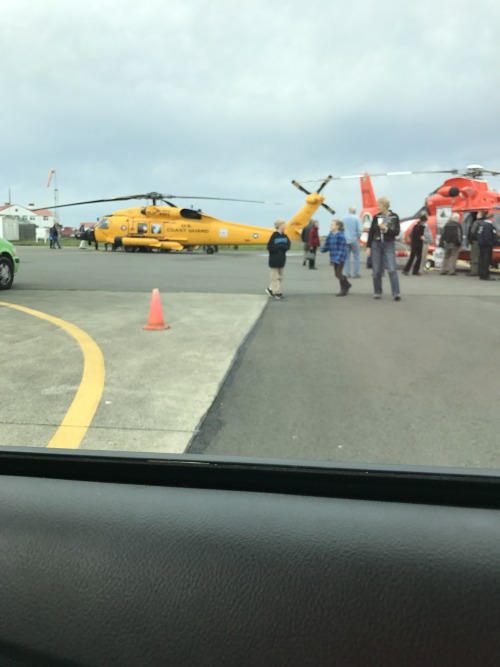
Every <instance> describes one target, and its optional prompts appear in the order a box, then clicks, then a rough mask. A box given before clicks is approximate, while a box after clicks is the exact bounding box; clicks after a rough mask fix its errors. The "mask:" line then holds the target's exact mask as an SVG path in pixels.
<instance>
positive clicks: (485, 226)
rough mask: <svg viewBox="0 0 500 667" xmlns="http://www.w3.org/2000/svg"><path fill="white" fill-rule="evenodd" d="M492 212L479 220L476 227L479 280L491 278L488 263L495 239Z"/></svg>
mask: <svg viewBox="0 0 500 667" xmlns="http://www.w3.org/2000/svg"><path fill="white" fill-rule="evenodd" d="M492 220H493V213H488V215H487V216H486V218H485V219H484V220H480V221H479V225H478V228H477V244H478V246H479V267H478V268H479V280H491V276H490V264H491V255H492V252H493V246H494V245H495V243H496V240H497V232H496V229H495V228H494V227H493V223H492Z"/></svg>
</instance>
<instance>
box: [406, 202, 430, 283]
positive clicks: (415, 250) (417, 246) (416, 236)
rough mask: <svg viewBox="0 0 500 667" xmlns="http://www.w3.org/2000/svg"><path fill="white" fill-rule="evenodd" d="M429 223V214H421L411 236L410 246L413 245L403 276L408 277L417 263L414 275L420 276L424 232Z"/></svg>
mask: <svg viewBox="0 0 500 667" xmlns="http://www.w3.org/2000/svg"><path fill="white" fill-rule="evenodd" d="M426 222H427V214H426V213H421V214H420V216H419V219H418V220H417V224H416V225H414V226H413V229H412V230H411V234H410V244H411V253H410V257H409V259H408V261H407V262H406V266H405V268H404V269H403V274H404V275H405V276H407V275H408V274H409V273H410V269H411V265H412V264H413V261H415V266H414V267H413V275H414V276H419V275H420V262H421V261H422V248H423V246H424V239H425V237H424V231H425V223H426Z"/></svg>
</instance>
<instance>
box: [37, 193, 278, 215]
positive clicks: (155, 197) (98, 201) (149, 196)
mask: <svg viewBox="0 0 500 667" xmlns="http://www.w3.org/2000/svg"><path fill="white" fill-rule="evenodd" d="M129 199H151V200H152V201H153V202H155V201H158V200H159V201H163V202H164V203H165V204H168V205H169V206H172V207H173V206H174V204H169V202H168V201H167V200H168V199H212V200H214V201H235V202H244V203H248V204H271V205H275V206H282V205H283V204H281V203H280V202H269V201H260V200H256V199H231V198H228V197H189V196H183V195H163V194H161V192H147V193H145V194H138V195H127V196H126V197H108V198H106V199H90V200H88V201H78V202H72V203H71V204H57V205H56V206H54V205H50V206H41V207H37V208H34V209H32V210H33V211H42V210H44V209H51V208H67V207H68V206H85V205H86V204H103V203H106V202H111V201H127V200H129Z"/></svg>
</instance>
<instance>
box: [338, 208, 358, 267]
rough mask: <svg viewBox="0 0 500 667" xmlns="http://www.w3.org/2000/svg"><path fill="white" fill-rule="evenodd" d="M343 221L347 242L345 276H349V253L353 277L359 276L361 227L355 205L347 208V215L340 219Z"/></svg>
mask: <svg viewBox="0 0 500 667" xmlns="http://www.w3.org/2000/svg"><path fill="white" fill-rule="evenodd" d="M342 222H343V223H344V235H345V241H346V243H347V260H346V273H345V277H346V278H350V277H351V254H352V256H353V275H354V277H355V278H361V276H360V275H359V239H360V238H361V232H362V231H363V228H362V226H361V220H360V219H359V218H358V216H357V215H356V207H355V206H351V207H350V208H349V215H346V217H345V218H344V219H343V220H342Z"/></svg>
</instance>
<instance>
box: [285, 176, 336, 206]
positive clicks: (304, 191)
mask: <svg viewBox="0 0 500 667" xmlns="http://www.w3.org/2000/svg"><path fill="white" fill-rule="evenodd" d="M328 178H329V177H328ZM328 178H327V179H325V180H324V181H323V183H322V185H321V186H320V187H319V188H318V190H317V191H316V193H313V192H309V190H306V189H305V188H304V187H303V186H302V185H301V184H300V183H298V182H297V181H292V185H295V187H296V188H297V189H298V190H300V191H301V192H303V193H304V194H306V195H312V194H319V193H320V192H321V190H322V189H323V188H324V187H325V185H326V184H327V183H328ZM321 206H322V207H323V208H326V210H327V211H328V212H329V213H331V215H335V211H334V210H333V208H330V207H329V206H328V204H325V203H324V202H323V203H322V204H321Z"/></svg>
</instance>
